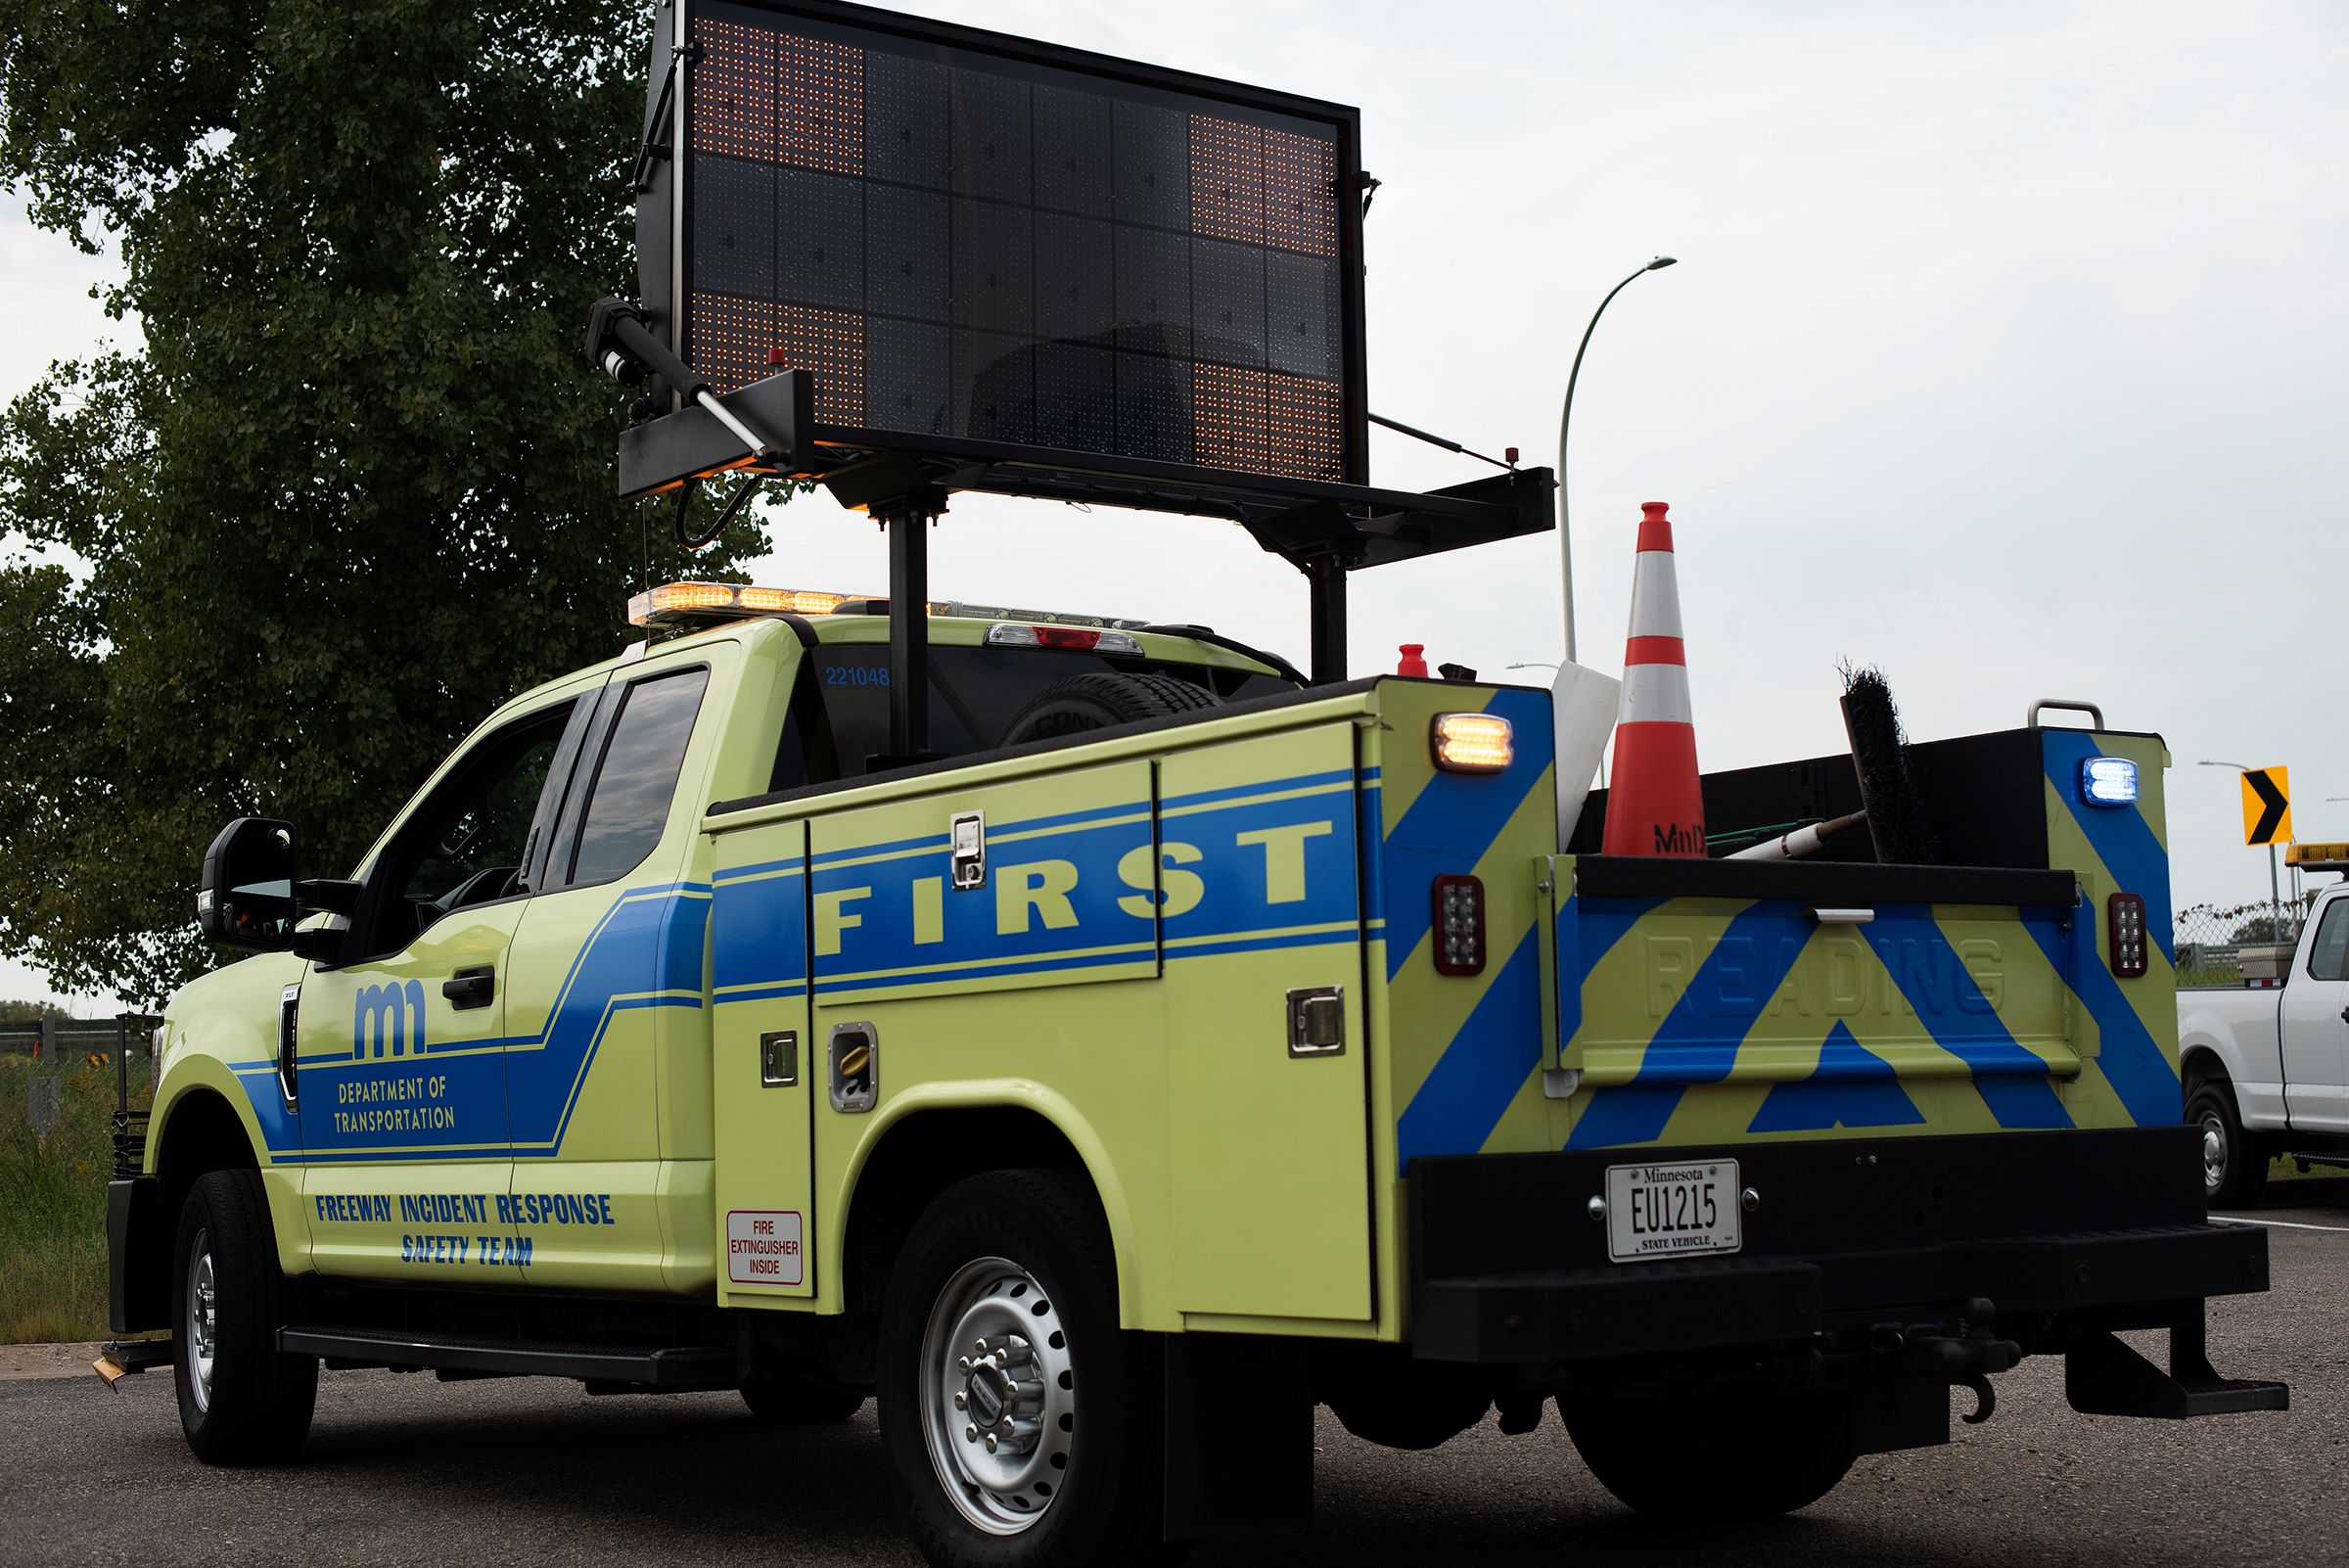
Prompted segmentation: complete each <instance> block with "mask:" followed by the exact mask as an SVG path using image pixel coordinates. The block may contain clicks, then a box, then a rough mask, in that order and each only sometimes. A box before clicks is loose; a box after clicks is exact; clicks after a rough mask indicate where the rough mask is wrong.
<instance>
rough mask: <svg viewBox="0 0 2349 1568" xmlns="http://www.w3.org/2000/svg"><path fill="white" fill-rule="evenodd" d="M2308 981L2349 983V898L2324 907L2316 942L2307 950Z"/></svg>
mask: <svg viewBox="0 0 2349 1568" xmlns="http://www.w3.org/2000/svg"><path fill="white" fill-rule="evenodd" d="M2308 978H2309V979H2311V980H2349V899H2333V900H2332V902H2330V903H2328V904H2326V906H2325V917H2324V919H2322V920H2320V921H2318V922H2317V940H2316V941H2315V942H2313V943H2311V944H2310V945H2309V948H2308Z"/></svg>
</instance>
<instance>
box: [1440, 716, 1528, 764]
mask: <svg viewBox="0 0 2349 1568" xmlns="http://www.w3.org/2000/svg"><path fill="white" fill-rule="evenodd" d="M1430 744H1431V747H1432V749H1433V750H1434V752H1435V758H1436V765H1437V766H1438V767H1441V768H1444V769H1445V770H1447V771H1448V772H1453V773H1497V772H1499V771H1500V770H1501V769H1502V768H1504V767H1506V766H1508V765H1509V763H1510V761H1513V760H1514V759H1515V757H1516V755H1517V746H1516V741H1515V738H1514V736H1513V734H1512V732H1511V730H1510V728H1509V721H1508V720H1507V719H1505V718H1502V717H1501V716H1500V715H1497V714H1438V715H1436V721H1435V724H1434V726H1433V730H1432V734H1431V740H1430Z"/></svg>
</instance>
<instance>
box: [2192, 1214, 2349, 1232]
mask: <svg viewBox="0 0 2349 1568" xmlns="http://www.w3.org/2000/svg"><path fill="white" fill-rule="evenodd" d="M2211 1218H2212V1219H2213V1220H2216V1221H2217V1222H2219V1223H2220V1224H2223V1225H2280V1226H2281V1227H2282V1228H2284V1229H2286V1230H2330V1231H2334V1232H2336V1233H2338V1234H2340V1235H2344V1236H2349V1225H2312V1224H2304V1223H2302V1222H2300V1221H2297V1220H2258V1219H2254V1218H2252V1217H2251V1216H2249V1215H2234V1214H2214V1215H2212V1216H2211Z"/></svg>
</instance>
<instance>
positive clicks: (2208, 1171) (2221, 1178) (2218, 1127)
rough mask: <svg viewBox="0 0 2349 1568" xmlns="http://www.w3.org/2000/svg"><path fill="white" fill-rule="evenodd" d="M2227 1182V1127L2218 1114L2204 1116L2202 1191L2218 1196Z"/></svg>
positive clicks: (2208, 1195)
mask: <svg viewBox="0 0 2349 1568" xmlns="http://www.w3.org/2000/svg"><path fill="white" fill-rule="evenodd" d="M2226 1184H2227V1128H2226V1126H2225V1124H2223V1123H2222V1122H2220V1120H2219V1118H2218V1116H2217V1114H2216V1113H2215V1112H2214V1113H2212V1114H2211V1115H2208V1116H2205V1117H2204V1118H2202V1192H2203V1195H2204V1196H2205V1197H2213V1198H2215V1197H2217V1196H2218V1194H2219V1188H2221V1187H2223V1186H2225V1185H2226Z"/></svg>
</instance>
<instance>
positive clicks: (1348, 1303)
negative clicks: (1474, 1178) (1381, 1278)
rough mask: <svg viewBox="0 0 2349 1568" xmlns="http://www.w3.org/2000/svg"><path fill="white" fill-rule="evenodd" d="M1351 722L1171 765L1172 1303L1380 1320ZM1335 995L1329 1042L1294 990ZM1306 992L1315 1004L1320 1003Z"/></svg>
mask: <svg viewBox="0 0 2349 1568" xmlns="http://www.w3.org/2000/svg"><path fill="white" fill-rule="evenodd" d="M1354 748H1355V736H1354V727H1353V725H1351V724H1350V723H1343V722H1341V723H1334V724H1324V725H1321V726H1319V727H1317V728H1313V729H1310V730H1299V731H1292V732H1289V733H1285V734H1277V735H1268V736H1265V737H1263V738H1261V739H1254V740H1248V741H1239V742H1232V743H1228V744H1224V745H1220V746H1213V747H1203V748H1200V749H1199V750H1196V751H1190V752H1182V753H1178V754H1176V755H1175V756H1174V757H1171V758H1169V759H1168V760H1167V761H1165V762H1163V763H1162V764H1161V765H1160V772H1159V793H1160V807H1159V840H1160V849H1159V853H1160V856H1161V858H1162V863H1163V867H1164V869H1163V871H1162V876H1163V877H1164V878H1165V882H1166V886H1165V888H1164V890H1163V894H1162V899H1163V901H1162V918H1163V924H1164V928H1165V939H1164V940H1165V945H1166V955H1167V967H1166V979H1165V980H1164V981H1163V982H1162V983H1161V985H1160V987H1159V1005H1160V1006H1161V1007H1162V1008H1163V1009H1164V1010H1165V1015H1166V1018H1167V1020H1168V1022H1167V1029H1166V1038H1167V1041H1168V1055H1169V1060H1168V1070H1169V1071H1168V1078H1169V1092H1168V1103H1167V1115H1168V1118H1169V1122H1170V1136H1169V1158H1170V1161H1171V1165H1172V1170H1173V1176H1174V1182H1173V1186H1174V1194H1173V1195H1174V1281H1175V1305H1176V1306H1177V1307H1179V1308H1180V1309H1181V1310H1182V1311H1183V1312H1184V1313H1186V1314H1220V1315H1232V1316H1249V1317H1294V1318H1336V1319H1342V1320H1347V1321H1362V1320H1365V1319H1367V1318H1368V1317H1369V1316H1370V1315H1371V1310H1372V1302H1371V1292H1370V1268H1371V1248H1370V1215H1371V1209H1370V1173H1369V1158H1370V1156H1369V1118H1368V1065H1369V1064H1368V1062H1367V1060H1366V1058H1367V1054H1368V1053H1367V1051H1366V1049H1365V1048H1364V1045H1363V1039H1364V1031H1363V1028H1362V1007H1363V998H1364V995H1365V981H1364V976H1363V967H1362V965H1363V956H1362V955H1363V950H1364V949H1363V933H1362V929H1361V896H1360V873H1359V865H1360V860H1359V846H1358V845H1357V843H1356V832H1357V818H1358V814H1359V813H1358V812H1357V810H1356V799H1357V789H1358V787H1359V783H1358V777H1357V774H1356V770H1355V750H1354ZM1313 992H1319V993H1323V994H1325V995H1327V994H1334V997H1335V1005H1336V1006H1337V1007H1338V1008H1339V1009H1340V1012H1341V1015H1342V1025H1341V1029H1342V1033H1341V1035H1340V1038H1339V1043H1338V1045H1337V1046H1336V1048H1320V1047H1299V1046H1295V1045H1294V1044H1293V1042H1292V1039H1291V1038H1290V1017H1291V998H1292V997H1293V996H1298V995H1300V994H1301V993H1313ZM1309 1005H1310V1003H1309Z"/></svg>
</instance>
